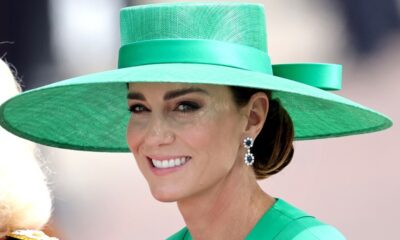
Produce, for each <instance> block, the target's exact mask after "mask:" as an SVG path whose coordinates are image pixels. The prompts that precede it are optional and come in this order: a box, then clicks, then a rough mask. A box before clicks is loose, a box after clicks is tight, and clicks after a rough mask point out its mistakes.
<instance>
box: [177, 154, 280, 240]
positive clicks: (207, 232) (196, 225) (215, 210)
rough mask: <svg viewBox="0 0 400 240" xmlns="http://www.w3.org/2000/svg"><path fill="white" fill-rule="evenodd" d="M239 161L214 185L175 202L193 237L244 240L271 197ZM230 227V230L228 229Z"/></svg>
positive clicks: (266, 208) (198, 239) (271, 199)
mask: <svg viewBox="0 0 400 240" xmlns="http://www.w3.org/2000/svg"><path fill="white" fill-rule="evenodd" d="M243 167H244V166H243V165H241V164H240V162H239V161H237V163H236V164H235V166H234V167H233V168H232V170H231V172H230V173H229V174H228V176H226V177H225V178H224V179H222V180H221V181H220V182H219V183H218V184H217V185H215V186H213V187H212V188H210V189H207V190H206V191H204V192H201V193H198V194H196V195H194V196H190V197H188V198H185V199H182V200H180V201H178V207H179V210H180V212H181V214H182V216H183V218H184V220H185V223H186V225H187V228H188V229H189V231H190V233H191V235H192V237H193V239H196V240H202V239H208V240H212V239H233V240H234V239H244V238H245V237H246V236H247V235H248V233H249V232H250V231H251V229H253V227H254V225H255V224H256V223H257V221H258V220H259V219H260V217H261V216H262V215H263V214H264V213H265V212H266V211H267V210H268V209H269V208H270V207H271V206H272V205H273V203H274V201H275V200H274V199H273V198H272V197H270V196H268V195H267V194H266V193H264V192H263V191H262V189H261V188H260V187H259V185H258V184H257V181H256V178H255V176H254V173H253V170H252V168H250V167H247V166H246V168H245V170H244V169H243ZM227 229H229V231H227Z"/></svg>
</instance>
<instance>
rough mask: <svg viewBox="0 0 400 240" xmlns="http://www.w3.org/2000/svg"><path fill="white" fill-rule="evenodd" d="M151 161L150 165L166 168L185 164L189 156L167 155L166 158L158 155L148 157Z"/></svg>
mask: <svg viewBox="0 0 400 240" xmlns="http://www.w3.org/2000/svg"><path fill="white" fill-rule="evenodd" d="M148 159H149V160H150V161H151V163H152V165H153V167H154V168H156V169H168V168H174V167H179V166H182V165H184V164H186V163H187V162H188V161H189V160H190V159H191V157H189V156H180V157H168V158H165V157H163V158H160V157H148Z"/></svg>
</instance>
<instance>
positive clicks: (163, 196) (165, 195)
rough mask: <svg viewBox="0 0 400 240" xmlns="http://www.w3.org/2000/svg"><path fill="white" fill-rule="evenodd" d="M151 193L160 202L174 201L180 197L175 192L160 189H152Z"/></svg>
mask: <svg viewBox="0 0 400 240" xmlns="http://www.w3.org/2000/svg"><path fill="white" fill-rule="evenodd" d="M151 194H152V195H153V197H154V198H155V199H156V200H158V201H160V202H176V201H178V200H179V199H180V198H181V197H180V194H177V193H176V192H173V191H166V190H161V189H158V190H155V189H152V190H151Z"/></svg>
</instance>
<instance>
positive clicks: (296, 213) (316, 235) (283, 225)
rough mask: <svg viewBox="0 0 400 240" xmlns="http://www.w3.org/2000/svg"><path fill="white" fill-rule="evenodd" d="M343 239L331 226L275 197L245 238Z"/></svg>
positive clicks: (292, 239) (251, 239)
mask: <svg viewBox="0 0 400 240" xmlns="http://www.w3.org/2000/svg"><path fill="white" fill-rule="evenodd" d="M255 239H257V240H259V239H263V240H264V239H265V240H267V239H271V240H272V239H273V240H288V239H291V240H345V239H346V238H345V237H344V236H343V235H342V234H341V233H340V232H339V231H338V230H337V229H336V228H335V227H333V226H331V225H328V224H326V223H324V222H322V221H320V220H319V219H317V218H315V217H313V216H311V215H309V214H307V213H305V212H303V211H302V210H300V209H298V208H296V207H294V206H293V205H291V204H289V203H287V202H285V201H283V200H282V199H277V201H276V203H275V204H274V205H273V206H272V207H271V208H270V209H269V210H268V211H267V212H266V213H265V214H264V216H263V217H262V218H261V219H260V220H259V222H258V223H257V224H256V226H255V227H254V229H253V230H252V231H251V232H250V234H249V236H248V237H247V238H246V240H255Z"/></svg>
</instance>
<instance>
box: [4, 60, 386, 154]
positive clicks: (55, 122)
mask: <svg viewBox="0 0 400 240" xmlns="http://www.w3.org/2000/svg"><path fill="white" fill-rule="evenodd" d="M127 82H160V83H165V82H171V83H172V82H173V83H193V84H218V85H230V86H242V87H249V88H258V89H269V90H272V91H273V95H272V96H273V98H278V99H280V101H281V103H282V104H283V106H284V107H285V109H286V110H287V111H288V112H289V114H290V116H291V118H292V120H293V123H294V127H295V139H297V140H303V139H316V138H328V137H338V136H345V135H353V134H360V133H367V132H373V131H378V130H382V129H385V128H388V127H390V126H391V125H392V122H391V120H390V119H389V118H388V117H386V116H384V115H383V114H380V113H378V112H376V111H373V110H371V109H368V108H366V107H364V106H362V105H360V104H357V103H355V102H352V101H350V100H348V99H346V98H343V97H340V96H338V95H335V94H333V93H330V92H327V91H324V90H321V89H318V88H315V87H311V86H309V85H306V84H302V83H298V82H295V81H292V80H288V79H285V78H280V77H277V76H273V75H269V74H264V73H259V72H252V71H247V70H242V69H237V68H231V67H224V66H217V65H207V64H192V63H166V64H150V65H142V66H135V67H129V68H124V69H117V70H111V71H105V72H100V73H95V74H89V75H84V76H80V77H76V78H72V79H69V80H64V81H61V82H57V83H54V84H50V85H47V86H44V87H41V88H38V89H34V90H30V91H27V92H24V93H22V94H20V95H18V96H16V97H14V98H11V99H10V100H8V101H7V102H5V103H4V104H3V105H2V106H1V107H0V125H2V126H3V127H4V128H6V129H7V130H9V131H10V132H12V133H14V134H16V135H18V136H20V137H23V138H26V139H29V140H32V141H34V142H37V143H41V144H44V145H49V146H54V147H60V148H67V149H75V150H87V151H101V152H128V151H129V148H128V146H127V143H126V127H127V124H128V121H129V118H130V112H129V111H128V106H127V100H126V96H127V86H126V83H127Z"/></svg>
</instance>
